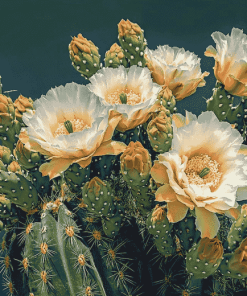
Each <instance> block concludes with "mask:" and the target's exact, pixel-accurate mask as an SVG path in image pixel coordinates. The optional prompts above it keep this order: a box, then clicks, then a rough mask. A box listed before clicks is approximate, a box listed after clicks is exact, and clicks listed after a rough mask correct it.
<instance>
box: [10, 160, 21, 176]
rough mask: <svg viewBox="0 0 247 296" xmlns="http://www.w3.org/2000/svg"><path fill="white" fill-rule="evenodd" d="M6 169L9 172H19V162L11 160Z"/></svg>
mask: <svg viewBox="0 0 247 296" xmlns="http://www.w3.org/2000/svg"><path fill="white" fill-rule="evenodd" d="M8 171H9V172H13V173H19V174H21V167H20V165H19V163H18V162H17V161H12V162H11V163H10V164H9V165H8Z"/></svg>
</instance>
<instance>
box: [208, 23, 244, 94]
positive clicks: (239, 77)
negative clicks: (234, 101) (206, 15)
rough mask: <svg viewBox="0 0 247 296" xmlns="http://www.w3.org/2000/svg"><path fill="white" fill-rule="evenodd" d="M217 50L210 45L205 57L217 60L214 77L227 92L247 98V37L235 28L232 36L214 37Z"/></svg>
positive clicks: (220, 34) (216, 33) (216, 35)
mask: <svg viewBox="0 0 247 296" xmlns="http://www.w3.org/2000/svg"><path fill="white" fill-rule="evenodd" d="M211 36H212V38H213V39H214V41H215V43H216V49H215V48H214V47H213V46H212V45H210V46H209V47H207V49H206V51H205V53H204V54H205V56H208V57H213V58H214V59H215V66H214V75H215V77H216V79H217V80H219V81H220V82H221V83H222V84H224V88H225V90H226V91H228V92H229V93H231V94H232V95H236V96H247V35H246V34H244V33H243V30H240V29H237V28H233V29H232V32H231V36H229V34H227V35H224V34H223V33H221V32H214V33H213V34H212V35H211Z"/></svg>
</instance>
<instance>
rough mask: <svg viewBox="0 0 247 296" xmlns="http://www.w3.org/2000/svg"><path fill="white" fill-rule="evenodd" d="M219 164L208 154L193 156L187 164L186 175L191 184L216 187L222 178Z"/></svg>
mask: <svg viewBox="0 0 247 296" xmlns="http://www.w3.org/2000/svg"><path fill="white" fill-rule="evenodd" d="M219 166H220V165H219V163H218V162H217V161H216V160H212V159H211V157H210V156H208V155H207V154H201V155H198V156H193V157H192V158H191V159H190V160H188V162H187V166H186V169H185V174H186V175H187V177H188V181H189V183H190V184H195V185H199V186H212V187H216V186H217V185H218V184H219V182H220V178H221V176H222V173H221V172H219Z"/></svg>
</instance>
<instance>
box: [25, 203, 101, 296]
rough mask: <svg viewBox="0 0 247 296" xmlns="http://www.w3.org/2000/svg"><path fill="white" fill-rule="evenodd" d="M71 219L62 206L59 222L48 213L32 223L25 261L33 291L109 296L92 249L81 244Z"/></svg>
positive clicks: (45, 293)
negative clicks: (87, 293) (95, 263)
mask: <svg viewBox="0 0 247 296" xmlns="http://www.w3.org/2000/svg"><path fill="white" fill-rule="evenodd" d="M71 216H72V213H71V212H70V211H68V209H67V208H66V207H65V205H64V204H61V205H60V207H59V211H58V221H57V222H56V220H55V219H54V217H53V216H52V215H51V214H50V213H49V211H48V210H47V211H45V212H44V213H42V215H41V218H42V220H41V222H35V223H33V225H32V227H31V231H30V232H31V235H27V238H26V242H25V250H26V252H25V257H24V258H23V260H25V259H26V261H27V262H28V266H29V267H28V268H29V274H32V277H29V287H30V292H31V293H33V294H34V295H42V296H43V295H50V293H51V292H52V291H53V292H56V293H58V294H59V295H61V296H62V295H79V293H81V292H82V291H84V292H85V290H87V291H91V292H92V293H96V291H97V293H100V295H103V296H106V293H105V290H104V287H103V284H102V281H101V278H100V276H99V274H98V271H97V269H96V267H95V265H94V261H93V257H92V255H91V253H90V250H89V249H88V247H86V246H85V245H84V244H83V243H82V242H81V241H80V239H79V234H78V233H79V228H78V226H77V225H76V223H75V221H74V220H73V219H72V218H71ZM85 295H86V294H85ZM89 295H90V294H89Z"/></svg>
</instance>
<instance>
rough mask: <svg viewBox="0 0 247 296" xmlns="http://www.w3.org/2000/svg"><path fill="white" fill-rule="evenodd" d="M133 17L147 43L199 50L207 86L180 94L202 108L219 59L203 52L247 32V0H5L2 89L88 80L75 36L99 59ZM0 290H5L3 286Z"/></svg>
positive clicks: (23, 90)
mask: <svg viewBox="0 0 247 296" xmlns="http://www.w3.org/2000/svg"><path fill="white" fill-rule="evenodd" d="M127 18H128V19H129V20H130V21H132V22H134V23H137V24H139V26H140V27H141V28H142V29H144V36H145V38H146V39H147V42H148V47H149V48H150V49H156V47H157V46H158V45H165V44H168V45H169V46H177V47H183V48H184V49H185V50H189V51H191V52H194V53H195V54H196V55H198V56H199V57H200V58H201V69H202V72H204V71H208V72H210V76H208V77H206V78H205V80H206V86H205V87H202V88H198V89H197V91H196V93H195V94H194V95H192V96H190V97H188V98H185V99H184V100H183V101H181V102H178V104H177V107H178V112H180V113H182V114H184V109H187V110H189V111H191V112H193V113H194V114H196V115H199V114H200V112H201V111H205V110H206V102H205V100H204V99H203V97H205V98H209V97H210V96H211V94H212V88H213V87H214V84H215V78H214V75H213V69H212V67H213V66H214V59H213V58H208V57H205V56H204V51H205V50H206V48H207V46H209V45H213V46H215V43H214V41H213V39H212V38H211V36H210V35H211V34H212V33H213V32H215V31H220V32H222V33H224V34H228V33H229V34H230V33H231V29H232V27H236V28H239V29H243V30H244V33H245V34H247V2H246V0H235V1H229V0H226V1H222V0H218V1H216V0H197V1H194V0H193V1H186V0H181V1H176V0H174V1H166V0H163V1H158V0H152V1H151V0H150V1H149V0H132V1H130V0H122V1H119V0H107V1H106V0H102V1H93V0H67V1H66V0H1V1H0V75H1V76H2V83H3V91H8V90H18V91H17V92H13V93H12V94H11V97H12V99H13V101H14V100H15V99H16V98H17V97H18V96H19V94H22V95H24V96H26V97H31V98H32V99H33V100H35V99H37V98H40V96H41V95H42V94H44V95H45V94H46V93H47V91H48V90H49V89H50V88H52V87H55V86H59V85H65V84H66V83H68V82H72V81H74V82H77V83H83V84H86V83H87V82H86V80H85V79H84V78H82V77H81V76H80V74H79V73H78V72H76V71H75V70H74V68H73V67H72V65H71V61H70V59H69V53H68V45H69V43H70V41H71V36H72V37H73V36H75V35H76V36H77V34H78V33H81V34H82V35H83V37H86V38H87V39H89V40H92V41H93V42H94V44H95V45H96V46H98V47H99V52H100V54H101V56H102V57H101V60H102V62H103V58H104V55H105V52H106V51H107V50H109V48H110V47H111V45H112V44H113V43H115V42H117V41H118V39H117V35H118V30H117V24H118V23H119V22H120V21H121V19H124V20H126V19H127ZM0 289H1V288H0ZM0 295H1V296H4V295H5V294H4V292H1V290H0Z"/></svg>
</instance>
